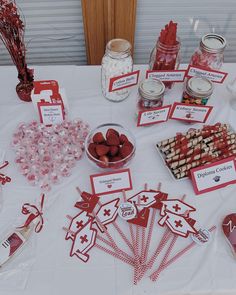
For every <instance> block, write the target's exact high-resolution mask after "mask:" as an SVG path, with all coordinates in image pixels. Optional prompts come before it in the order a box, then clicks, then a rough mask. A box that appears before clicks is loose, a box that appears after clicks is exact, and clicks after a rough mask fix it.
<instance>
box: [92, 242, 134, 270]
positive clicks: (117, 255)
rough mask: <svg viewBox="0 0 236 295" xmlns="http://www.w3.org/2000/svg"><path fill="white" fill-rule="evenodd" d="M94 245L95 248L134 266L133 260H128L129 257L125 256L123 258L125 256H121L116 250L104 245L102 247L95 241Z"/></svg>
mask: <svg viewBox="0 0 236 295" xmlns="http://www.w3.org/2000/svg"><path fill="white" fill-rule="evenodd" d="M94 247H96V248H98V249H100V250H102V251H103V252H105V253H107V254H109V255H111V256H113V257H114V258H117V259H119V260H121V261H123V262H124V263H126V264H129V265H131V266H134V262H133V261H131V260H129V259H127V258H125V257H123V256H121V255H119V254H118V253H117V252H113V251H111V250H110V249H107V248H105V247H103V246H101V245H99V244H97V243H96V244H95V245H94Z"/></svg>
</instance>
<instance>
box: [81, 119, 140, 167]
mask: <svg viewBox="0 0 236 295" xmlns="http://www.w3.org/2000/svg"><path fill="white" fill-rule="evenodd" d="M110 128H112V129H114V130H116V131H117V132H119V134H124V135H125V136H126V137H127V138H128V140H129V141H130V142H131V143H132V145H133V150H132V152H131V153H130V154H129V155H128V156H127V157H125V158H123V159H122V160H119V161H116V162H108V163H106V162H103V161H101V160H99V159H97V158H95V157H93V156H92V155H91V153H90V152H89V150H88V146H89V144H90V143H92V142H93V140H92V139H93V136H94V134H96V133H97V132H101V133H102V134H103V136H104V137H105V135H106V132H107V130H108V129H110ZM135 151H136V140H135V137H134V136H133V134H132V133H131V132H130V131H129V130H127V129H125V128H124V127H123V126H121V125H120V124H115V123H107V124H102V125H99V126H98V127H97V128H95V129H93V130H92V131H91V132H90V133H89V134H88V136H87V138H86V140H85V152H86V156H87V158H88V160H89V162H90V163H91V164H92V165H93V166H95V167H98V168H101V169H104V170H113V169H120V168H123V167H126V166H128V164H129V163H130V161H131V159H133V157H134V155H135Z"/></svg>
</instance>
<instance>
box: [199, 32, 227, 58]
mask: <svg viewBox="0 0 236 295" xmlns="http://www.w3.org/2000/svg"><path fill="white" fill-rule="evenodd" d="M200 46H201V47H202V48H203V49H204V50H206V51H207V52H210V53H220V52H223V51H224V49H225V46H226V40H225V38H224V37H222V36H221V35H218V34H213V33H210V34H207V35H205V36H203V37H202V40H201V42H200Z"/></svg>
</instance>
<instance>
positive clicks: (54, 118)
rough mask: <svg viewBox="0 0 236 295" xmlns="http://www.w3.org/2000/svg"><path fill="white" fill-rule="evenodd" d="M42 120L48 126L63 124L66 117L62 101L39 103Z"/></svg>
mask: <svg viewBox="0 0 236 295" xmlns="http://www.w3.org/2000/svg"><path fill="white" fill-rule="evenodd" d="M38 111H39V117H40V122H41V123H43V124H45V125H46V126H49V125H55V124H61V123H62V122H63V121H64V119H65V117H64V111H63V106H62V104H60V103H40V102H39V103H38Z"/></svg>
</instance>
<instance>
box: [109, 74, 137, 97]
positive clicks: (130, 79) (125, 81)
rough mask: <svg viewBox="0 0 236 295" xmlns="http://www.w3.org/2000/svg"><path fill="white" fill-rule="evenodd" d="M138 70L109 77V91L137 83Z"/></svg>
mask: <svg viewBox="0 0 236 295" xmlns="http://www.w3.org/2000/svg"><path fill="white" fill-rule="evenodd" d="M139 73H140V70H138V71H134V72H131V73H128V74H125V75H121V76H117V77H113V78H111V79H110V83H109V92H112V91H117V90H121V89H124V88H128V87H131V86H134V85H136V84H138V79H139Z"/></svg>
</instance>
